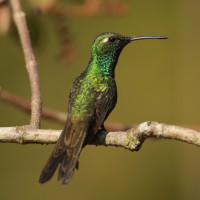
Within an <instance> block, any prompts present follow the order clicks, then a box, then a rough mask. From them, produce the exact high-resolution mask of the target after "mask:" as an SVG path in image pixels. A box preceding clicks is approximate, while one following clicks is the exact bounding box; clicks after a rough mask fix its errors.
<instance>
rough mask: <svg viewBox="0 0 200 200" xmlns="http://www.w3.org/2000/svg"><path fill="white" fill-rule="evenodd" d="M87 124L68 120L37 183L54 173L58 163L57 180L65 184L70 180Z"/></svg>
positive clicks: (47, 178) (46, 179)
mask: <svg viewBox="0 0 200 200" xmlns="http://www.w3.org/2000/svg"><path fill="white" fill-rule="evenodd" d="M86 133H87V125H85V124H84V123H83V122H77V121H76V123H73V122H71V121H69V120H67V122H66V126H65V128H64V129H63V131H62V133H61V135H60V138H59V139H58V141H57V143H56V145H55V147H54V150H53V152H52V154H51V156H50V158H49V159H48V161H47V163H46V165H45V166H44V168H43V170H42V173H41V175H40V178H39V183H45V182H47V181H48V180H49V179H50V178H51V177H52V176H53V174H54V173H55V171H56V169H57V167H58V165H59V163H61V164H60V169H59V173H58V182H59V183H61V184H67V183H69V181H70V180H71V178H72V176H73V173H74V170H75V168H76V167H77V166H78V164H77V163H78V158H79V155H80V151H81V149H82V146H83V142H84V140H85V138H86Z"/></svg>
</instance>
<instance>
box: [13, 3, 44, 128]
mask: <svg viewBox="0 0 200 200" xmlns="http://www.w3.org/2000/svg"><path fill="white" fill-rule="evenodd" d="M10 4H11V7H12V10H13V18H14V21H15V24H16V26H17V29H18V32H19V36H20V40H21V44H22V48H23V52H24V56H25V61H26V68H27V71H28V74H29V78H30V84H31V95H32V97H31V110H32V112H31V121H30V125H31V126H32V127H34V128H39V127H40V121H41V109H42V103H41V93H40V82H39V76H38V70H37V63H36V60H35V56H34V53H33V49H32V46H31V40H30V36H29V33H28V28H27V24H26V20H25V13H24V12H23V11H22V7H21V4H20V0H10Z"/></svg>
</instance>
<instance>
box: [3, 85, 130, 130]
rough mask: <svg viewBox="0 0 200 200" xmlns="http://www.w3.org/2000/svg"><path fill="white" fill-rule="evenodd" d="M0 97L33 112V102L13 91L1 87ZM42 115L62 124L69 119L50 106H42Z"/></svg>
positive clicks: (116, 126)
mask: <svg viewBox="0 0 200 200" xmlns="http://www.w3.org/2000/svg"><path fill="white" fill-rule="evenodd" d="M0 99H2V100H4V101H5V102H8V103H10V104H11V105H13V106H15V107H16V108H19V109H20V110H22V111H25V112H27V113H28V114H29V113H31V104H30V102H29V101H27V100H25V99H23V98H21V97H18V96H16V95H14V94H12V93H11V92H8V91H7V90H5V89H3V88H2V87H0ZM42 117H44V118H46V119H50V120H53V121H55V122H59V123H61V124H64V123H65V121H66V119H67V114H65V113H64V112H60V111H56V110H53V109H50V108H45V107H43V108H42ZM105 127H106V129H107V130H109V131H110V130H112V131H126V130H128V129H129V128H131V126H127V125H124V124H122V123H106V124H105Z"/></svg>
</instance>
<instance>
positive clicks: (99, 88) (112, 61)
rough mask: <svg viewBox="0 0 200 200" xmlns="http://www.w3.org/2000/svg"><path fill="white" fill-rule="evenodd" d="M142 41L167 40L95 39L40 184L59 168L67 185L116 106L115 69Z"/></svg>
mask: <svg viewBox="0 0 200 200" xmlns="http://www.w3.org/2000/svg"><path fill="white" fill-rule="evenodd" d="M143 39H167V38H166V37H163V36H133V37H128V36H124V35H121V34H118V33H113V32H105V33H102V34H100V35H98V36H97V37H96V39H95V40H94V42H93V45H92V52H91V58H90V61H89V63H88V65H87V67H86V69H85V70H84V71H83V72H82V73H81V74H80V75H79V76H78V77H77V78H76V79H75V81H74V83H73V85H72V87H71V90H70V93H69V97H68V116H67V120H66V123H65V126H64V129H63V130H62V133H61V135H60V137H59V139H58V141H57V143H56V144H55V146H54V149H53V152H52V153H51V155H50V157H49V159H48V161H47V163H46V165H45V166H44V168H43V170H42V172H41V175H40V178H39V183H41V184H42V183H45V182H47V181H49V179H50V178H51V177H52V176H53V174H54V172H55V171H56V169H57V167H58V165H59V164H60V167H59V172H58V182H59V183H60V184H68V183H69V182H70V180H71V179H72V176H73V174H74V171H75V169H76V168H77V169H78V166H79V162H78V159H79V156H80V153H81V150H82V149H83V148H84V147H85V146H86V145H87V144H88V143H89V142H90V141H92V139H93V138H94V137H95V134H97V132H98V131H100V130H104V131H105V128H104V121H105V120H106V119H107V117H108V116H109V114H110V113H111V111H112V110H113V109H114V107H115V105H116V103H117V86H116V82H115V67H116V64H117V61H118V58H119V55H120V53H121V51H122V49H123V48H124V47H125V46H126V45H127V44H129V43H131V42H134V41H136V40H143Z"/></svg>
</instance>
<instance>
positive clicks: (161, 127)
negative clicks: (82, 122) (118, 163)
mask: <svg viewBox="0 0 200 200" xmlns="http://www.w3.org/2000/svg"><path fill="white" fill-rule="evenodd" d="M60 133H61V130H45V129H32V128H30V127H28V126H21V127H5V128H0V142H5V143H19V144H31V143H35V144H53V143H56V141H57V140H58V137H59V135H60ZM147 138H163V139H174V140H179V141H182V142H186V143H189V144H193V145H196V146H200V132H198V131H195V130H192V129H188V128H183V127H180V126H174V125H168V124H163V123H158V122H143V123H141V124H140V125H138V126H136V127H135V128H132V129H129V130H128V131H119V132H106V131H101V132H99V133H98V134H97V135H96V137H95V138H94V140H93V141H92V142H91V144H92V145H104V146H116V147H123V148H126V149H129V150H131V151H138V150H139V149H140V148H141V146H142V144H143V142H144V141H145V140H146V139H147Z"/></svg>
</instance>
